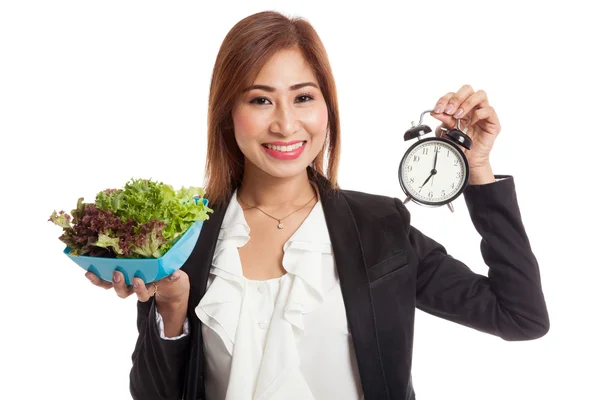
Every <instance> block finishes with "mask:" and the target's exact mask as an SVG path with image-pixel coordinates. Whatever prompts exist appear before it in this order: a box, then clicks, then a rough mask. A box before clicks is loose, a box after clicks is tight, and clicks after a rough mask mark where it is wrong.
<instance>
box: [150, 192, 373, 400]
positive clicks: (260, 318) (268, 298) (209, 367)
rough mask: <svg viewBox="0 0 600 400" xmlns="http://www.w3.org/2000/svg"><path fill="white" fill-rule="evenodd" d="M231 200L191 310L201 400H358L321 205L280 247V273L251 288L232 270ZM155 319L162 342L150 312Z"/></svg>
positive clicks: (242, 238) (246, 231) (238, 235)
mask: <svg viewBox="0 0 600 400" xmlns="http://www.w3.org/2000/svg"><path fill="white" fill-rule="evenodd" d="M236 195H237V192H236V193H234V194H233V196H232V198H231V201H230V203H229V206H228V208H227V210H226V213H225V216H224V219H223V223H222V225H221V230H220V233H219V238H218V241H217V245H216V249H215V254H214V257H213V264H212V267H211V271H210V276H209V280H208V285H207V291H206V293H205V295H204V297H203V298H202V300H201V301H200V303H199V304H198V306H197V307H196V309H195V311H196V314H197V316H198V318H199V319H200V321H202V334H203V342H204V355H205V366H206V368H205V389H206V396H207V399H208V400H221V399H223V400H267V399H269V400H295V399H298V400H311V399H314V400H320V399H345V400H358V399H361V398H363V397H362V388H361V385H360V379H359V375H358V367H357V364H356V359H355V355H354V348H353V345H352V338H351V336H350V332H349V330H348V324H347V320H346V312H345V308H344V302H343V299H342V293H341V288H340V284H339V278H338V275H337V271H336V267H335V262H334V258H333V254H332V248H331V241H330V239H329V233H328V230H327V225H326V223H325V216H324V214H323V208H322V205H321V202H320V201H318V202H317V204H316V205H315V206H314V208H313V209H312V210H311V212H310V214H309V215H308V217H307V218H306V219H305V220H304V222H303V223H302V225H300V227H299V228H298V230H297V231H296V232H294V234H293V235H292V236H291V237H290V239H289V240H288V241H287V242H286V243H285V245H284V246H283V251H284V256H283V267H284V269H285V270H286V274H285V275H283V276H282V277H280V278H275V279H270V280H266V281H255V280H249V279H247V278H245V277H244V275H243V271H242V264H241V260H240V256H239V252H238V248H239V247H242V246H244V245H245V244H246V243H247V242H248V241H249V240H250V227H249V226H248V224H247V223H246V220H245V218H244V212H243V210H242V207H241V206H240V204H239V203H238V201H237V197H236ZM274 228H275V226H274ZM157 322H158V323H159V327H160V328H161V329H160V330H161V336H162V335H163V333H162V332H163V329H162V320H161V318H160V316H159V315H158V316H157ZM186 328H187V327H186ZM185 334H187V329H185V330H184V335H185ZM182 336H183V335H182ZM163 337H164V336H163ZM165 339H167V338H165ZM175 339H177V338H175Z"/></svg>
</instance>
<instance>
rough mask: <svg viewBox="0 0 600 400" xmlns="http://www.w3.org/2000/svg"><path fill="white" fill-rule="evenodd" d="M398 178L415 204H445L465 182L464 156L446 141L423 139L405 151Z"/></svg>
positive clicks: (465, 167) (458, 192)
mask: <svg viewBox="0 0 600 400" xmlns="http://www.w3.org/2000/svg"><path fill="white" fill-rule="evenodd" d="M436 155H437V159H436ZM434 165H435V166H434ZM398 177H399V179H400V184H401V185H402V189H403V190H404V191H405V193H406V194H407V195H409V196H411V197H412V198H413V200H414V201H416V202H417V203H421V204H424V205H442V204H446V203H449V202H451V201H452V200H454V199H455V198H457V197H458V196H460V194H461V193H462V191H463V189H464V188H465V186H466V184H467V182H468V178H469V169H468V163H467V158H466V157H465V155H464V153H463V152H462V150H461V149H460V148H458V147H457V146H456V145H454V144H453V143H451V142H449V141H446V140H440V139H438V138H428V139H423V140H420V141H418V142H417V143H415V144H413V145H412V146H411V147H410V148H409V149H408V150H407V152H406V154H405V155H404V158H403V159H402V162H401V163H400V168H399V171H398Z"/></svg>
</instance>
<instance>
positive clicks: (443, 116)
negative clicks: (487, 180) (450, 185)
mask: <svg viewBox="0 0 600 400" xmlns="http://www.w3.org/2000/svg"><path fill="white" fill-rule="evenodd" d="M431 116H432V117H434V118H436V119H438V120H440V121H441V122H442V125H440V126H438V127H437V129H436V135H438V136H440V135H441V134H442V133H443V131H442V130H441V129H440V128H441V127H445V128H447V129H453V128H456V127H457V125H458V124H457V120H456V118H459V119H460V128H461V130H462V131H463V132H465V133H466V134H467V135H469V137H470V138H471V140H473V146H472V147H471V150H466V149H465V155H466V157H467V159H468V160H469V169H470V170H471V172H476V173H478V172H479V171H481V170H491V168H490V152H491V150H492V147H493V145H494V141H495V140H496V137H497V136H498V134H499V133H500V121H499V120H498V115H496V111H495V110H494V108H493V107H492V106H490V104H489V102H488V98H487V93H486V92H484V91H483V90H478V91H477V92H475V91H474V90H473V88H472V87H471V86H470V85H464V86H463V87H461V88H460V90H459V91H458V92H456V93H454V92H450V93H448V94H446V95H445V96H443V97H441V98H440V99H439V100H438V101H437V103H436V105H435V107H434V111H433V112H431ZM465 128H466V129H465Z"/></svg>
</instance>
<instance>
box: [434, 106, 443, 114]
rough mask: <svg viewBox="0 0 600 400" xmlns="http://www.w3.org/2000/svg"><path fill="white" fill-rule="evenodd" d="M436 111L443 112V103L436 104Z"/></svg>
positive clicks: (437, 112)
mask: <svg viewBox="0 0 600 400" xmlns="http://www.w3.org/2000/svg"><path fill="white" fill-rule="evenodd" d="M433 112H434V113H436V114H439V113H441V112H442V105H441V104H438V105H437V106H435V110H433Z"/></svg>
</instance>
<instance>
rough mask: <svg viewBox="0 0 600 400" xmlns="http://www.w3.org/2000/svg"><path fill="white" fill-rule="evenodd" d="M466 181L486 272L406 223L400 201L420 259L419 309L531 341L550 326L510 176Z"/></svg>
mask: <svg viewBox="0 0 600 400" xmlns="http://www.w3.org/2000/svg"><path fill="white" fill-rule="evenodd" d="M496 178H498V179H500V178H506V179H501V180H498V181H496V182H494V183H489V184H483V185H469V186H467V188H466V189H465V191H464V192H463V195H464V197H465V201H466V205H467V208H468V210H469V214H470V217H471V220H472V222H473V224H474V226H475V229H476V230H477V232H478V233H479V234H480V236H481V245H480V249H481V255H482V257H483V260H484V262H485V264H486V265H487V266H488V267H489V269H488V275H487V276H483V275H480V274H476V273H474V272H473V271H471V270H470V269H469V268H468V267H467V266H466V265H465V264H464V263H462V262H461V261H459V260H457V259H455V258H453V257H452V256H450V255H449V254H448V253H447V252H446V249H445V248H444V247H443V246H442V245H441V244H439V243H437V242H436V241H434V240H432V239H431V238H429V237H427V236H426V235H424V234H423V233H421V232H419V230H418V229H416V228H414V227H412V226H411V225H410V215H409V212H408V210H407V209H406V207H405V206H404V205H403V204H402V202H401V201H400V200H399V199H396V206H397V208H398V210H399V211H400V213H401V214H402V216H403V218H404V220H405V224H406V225H405V226H406V229H407V231H408V235H409V240H410V243H411V245H412V247H413V250H414V252H415V253H416V255H417V257H418V261H419V267H418V273H417V288H416V289H417V299H416V300H417V308H418V309H420V310H422V311H425V312H427V313H429V314H432V315H435V316H438V317H441V318H444V319H447V320H450V321H453V322H456V323H459V324H462V325H465V326H468V327H471V328H474V329H477V330H479V331H483V332H486V333H490V334H493V335H496V336H499V337H501V338H502V339H504V340H510V341H513V340H531V339H536V338H539V337H541V336H544V335H545V334H546V333H547V332H548V330H549V327H550V322H549V317H548V311H547V308H546V303H545V299H544V294H543V291H542V286H541V279H540V270H539V267H538V263H537V260H536V257H535V256H534V254H533V252H532V249H531V246H530V243H529V239H528V237H527V234H526V232H525V228H524V226H523V222H522V220H521V215H520V211H519V207H518V204H517V197H516V192H515V184H514V179H513V177H512V176H510V175H497V176H496Z"/></svg>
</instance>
